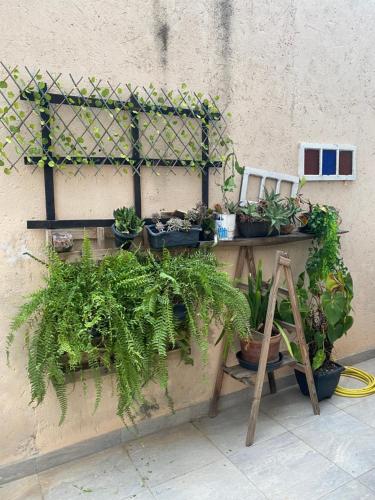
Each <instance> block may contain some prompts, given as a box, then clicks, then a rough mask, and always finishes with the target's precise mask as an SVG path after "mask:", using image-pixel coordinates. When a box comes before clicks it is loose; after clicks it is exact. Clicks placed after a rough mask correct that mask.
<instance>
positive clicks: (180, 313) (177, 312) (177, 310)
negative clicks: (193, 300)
mask: <svg viewBox="0 0 375 500" xmlns="http://www.w3.org/2000/svg"><path fill="white" fill-rule="evenodd" d="M173 315H174V317H175V319H177V320H178V321H185V319H186V306H185V304H175V305H174V306H173Z"/></svg>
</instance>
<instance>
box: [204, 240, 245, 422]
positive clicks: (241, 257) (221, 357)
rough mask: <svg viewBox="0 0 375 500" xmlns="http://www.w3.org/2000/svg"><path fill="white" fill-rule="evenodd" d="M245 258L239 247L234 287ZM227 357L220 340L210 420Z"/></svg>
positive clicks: (214, 413)
mask: <svg viewBox="0 0 375 500" xmlns="http://www.w3.org/2000/svg"><path fill="white" fill-rule="evenodd" d="M246 256H247V248H246V247H240V249H239V251H238V257H237V264H236V270H235V272H234V284H235V285H236V282H237V281H239V280H241V277H242V272H243V268H244V265H245V259H246ZM227 357H228V354H225V353H224V340H222V341H221V344H220V355H219V366H218V370H217V374H216V381H215V387H214V391H213V394H212V398H211V401H210V408H209V411H208V416H209V417H211V418H214V417H216V415H217V408H218V402H219V398H220V393H221V388H222V385H223V378H224V366H225V363H226V362H227Z"/></svg>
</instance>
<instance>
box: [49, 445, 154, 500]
mask: <svg viewBox="0 0 375 500" xmlns="http://www.w3.org/2000/svg"><path fill="white" fill-rule="evenodd" d="M39 480H40V484H41V487H42V493H43V496H44V498H45V499H46V500H61V499H63V498H64V499H65V498H66V499H69V500H74V499H78V498H79V499H82V497H83V496H87V498H90V500H92V499H94V500H102V499H104V498H105V499H126V498H128V497H130V496H131V495H136V494H140V493H142V492H143V491H144V490H146V488H145V486H144V482H143V480H142V478H141V476H140V475H139V473H138V472H137V470H136V468H135V467H134V465H133V464H132V462H131V460H130V458H129V456H128V455H127V452H126V450H125V447H124V446H117V447H114V448H110V449H108V450H106V451H103V452H101V453H97V454H95V455H92V456H90V457H86V458H82V459H78V460H74V461H73V462H69V463H67V464H64V465H60V466H58V467H54V468H53V469H50V470H47V471H44V472H41V473H39Z"/></svg>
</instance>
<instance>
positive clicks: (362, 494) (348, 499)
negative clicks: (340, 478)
mask: <svg viewBox="0 0 375 500" xmlns="http://www.w3.org/2000/svg"><path fill="white" fill-rule="evenodd" d="M322 500H375V493H374V492H373V491H370V490H369V489H368V488H366V486H363V484H361V483H360V482H359V481H356V480H354V481H350V482H349V483H346V484H344V485H343V486H341V487H340V488H337V490H335V491H333V492H332V493H329V494H328V495H326V496H324V497H323V498H322Z"/></svg>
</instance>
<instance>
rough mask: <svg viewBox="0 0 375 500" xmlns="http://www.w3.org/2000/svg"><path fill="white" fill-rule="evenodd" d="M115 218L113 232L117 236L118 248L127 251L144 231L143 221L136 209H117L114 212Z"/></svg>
mask: <svg viewBox="0 0 375 500" xmlns="http://www.w3.org/2000/svg"><path fill="white" fill-rule="evenodd" d="M113 217H114V218H115V222H114V224H113V225H112V232H113V234H114V235H115V242H116V246H118V247H121V248H123V249H127V248H129V247H130V245H131V242H132V241H133V240H134V238H135V237H136V236H138V234H139V233H140V232H141V231H142V228H143V221H142V219H140V218H139V217H138V216H137V214H136V212H135V209H134V207H130V208H127V207H122V208H117V209H116V210H114V212H113Z"/></svg>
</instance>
